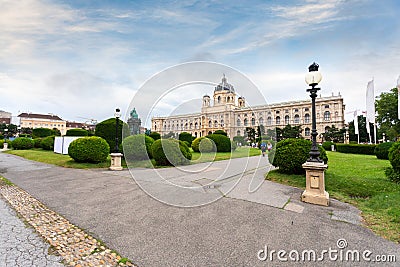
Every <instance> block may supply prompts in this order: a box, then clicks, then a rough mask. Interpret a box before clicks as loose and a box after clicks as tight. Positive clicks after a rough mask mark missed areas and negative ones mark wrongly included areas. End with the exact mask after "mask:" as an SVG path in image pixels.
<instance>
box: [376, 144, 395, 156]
mask: <svg viewBox="0 0 400 267" xmlns="http://www.w3.org/2000/svg"><path fill="white" fill-rule="evenodd" d="M393 144H394V143H393V142H385V143H381V144H379V145H377V146H376V147H375V150H374V153H375V155H376V157H377V158H378V159H389V149H390V148H391V147H392V145H393Z"/></svg>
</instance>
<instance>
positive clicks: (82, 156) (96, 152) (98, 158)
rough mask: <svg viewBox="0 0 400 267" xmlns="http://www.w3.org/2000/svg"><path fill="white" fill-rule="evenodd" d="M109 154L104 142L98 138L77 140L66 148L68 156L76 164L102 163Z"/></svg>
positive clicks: (107, 146) (108, 148)
mask: <svg viewBox="0 0 400 267" xmlns="http://www.w3.org/2000/svg"><path fill="white" fill-rule="evenodd" d="M109 152H110V147H109V145H108V144H107V142H106V140H104V139H103V138H101V137H98V136H90V137H81V138H78V139H76V140H74V141H72V142H71V144H70V145H69V148H68V155H69V156H70V157H71V158H73V159H74V160H75V161H76V162H89V163H99V162H103V161H106V160H107V156H108V154H109Z"/></svg>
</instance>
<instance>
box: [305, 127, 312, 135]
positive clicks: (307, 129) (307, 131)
mask: <svg viewBox="0 0 400 267" xmlns="http://www.w3.org/2000/svg"><path fill="white" fill-rule="evenodd" d="M310 134H311V132H310V128H305V129H304V135H305V136H310Z"/></svg>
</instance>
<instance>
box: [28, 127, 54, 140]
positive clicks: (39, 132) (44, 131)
mask: <svg viewBox="0 0 400 267" xmlns="http://www.w3.org/2000/svg"><path fill="white" fill-rule="evenodd" d="M51 135H54V131H53V130H52V129H49V128H35V129H33V130H32V136H33V138H36V137H47V136H51Z"/></svg>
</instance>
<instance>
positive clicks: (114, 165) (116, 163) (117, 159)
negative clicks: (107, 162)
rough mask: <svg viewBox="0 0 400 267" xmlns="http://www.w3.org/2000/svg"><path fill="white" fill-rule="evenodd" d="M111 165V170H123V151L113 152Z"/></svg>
mask: <svg viewBox="0 0 400 267" xmlns="http://www.w3.org/2000/svg"><path fill="white" fill-rule="evenodd" d="M110 156H111V166H110V168H109V169H110V170H112V171H121V170H122V169H123V168H122V166H121V158H122V154H121V153H111V154H110Z"/></svg>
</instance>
